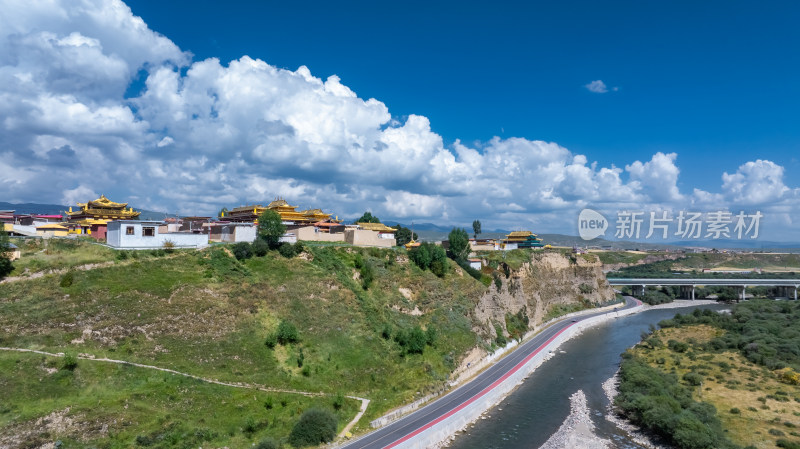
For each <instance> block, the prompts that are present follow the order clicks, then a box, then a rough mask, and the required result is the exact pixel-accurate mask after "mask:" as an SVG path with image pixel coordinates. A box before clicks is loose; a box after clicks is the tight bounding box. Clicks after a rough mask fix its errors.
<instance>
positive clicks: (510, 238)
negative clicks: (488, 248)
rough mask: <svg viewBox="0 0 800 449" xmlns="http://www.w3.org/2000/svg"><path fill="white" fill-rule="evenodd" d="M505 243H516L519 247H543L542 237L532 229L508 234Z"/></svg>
mask: <svg viewBox="0 0 800 449" xmlns="http://www.w3.org/2000/svg"><path fill="white" fill-rule="evenodd" d="M503 243H506V244H508V243H512V244H513V243H516V244H517V248H541V247H543V246H544V245H543V244H542V239H540V238H539V236H538V235H536V234H534V233H533V232H531V231H514V232H512V233H510V234H508V235H507V236H506V239H505V240H504V241H503Z"/></svg>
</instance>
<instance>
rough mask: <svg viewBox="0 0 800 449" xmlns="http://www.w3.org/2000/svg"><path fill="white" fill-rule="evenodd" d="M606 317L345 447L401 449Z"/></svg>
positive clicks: (542, 340)
mask: <svg viewBox="0 0 800 449" xmlns="http://www.w3.org/2000/svg"><path fill="white" fill-rule="evenodd" d="M625 300H626V304H625V306H624V307H622V308H621V309H620V310H624V309H628V308H631V307H634V306H636V305H637V304H638V301H636V300H635V299H633V298H631V297H626V298H625ZM606 313H613V312H606ZM602 314H603V312H596V313H591V314H587V315H582V316H580V317H575V318H573V319H566V320H564V321H560V322H558V323H555V324H553V325H551V326H550V327H548V328H547V329H545V330H544V331H542V332H541V333H540V334H538V335H536V336H535V337H533V338H532V339H530V340H529V341H527V342H525V343H523V344H522V345H521V346H519V347H518V348H517V349H516V350H514V352H512V353H511V354H509V355H507V356H506V357H504V358H503V359H501V360H500V361H498V362H497V363H495V364H494V365H492V366H491V367H489V368H488V369H487V370H485V371H484V372H482V373H481V374H480V375H478V376H477V377H476V378H474V379H473V380H472V381H470V382H469V383H466V384H464V385H462V386H461V387H459V388H457V389H456V390H454V391H452V392H450V393H448V394H447V395H445V396H443V397H441V398H439V399H437V400H436V401H434V402H432V403H431V404H428V405H427V406H425V407H423V408H421V409H419V410H417V411H415V412H414V413H411V414H410V415H407V416H405V417H403V418H401V419H399V420H397V421H395V422H393V423H391V424H389V425H387V426H385V427H382V428H380V429H378V430H376V431H374V432H372V433H369V434H367V435H364V436H363V437H361V438H359V439H358V440H355V441H352V442H350V443H349V444H346V445H344V446H343V448H347V449H385V448H393V447H400V446H401V445H402V444H403V443H404V442H406V441H408V440H409V439H410V438H412V437H414V436H415V435H417V434H419V433H421V432H423V431H425V430H427V429H429V428H430V427H432V426H434V425H435V424H437V423H439V422H441V421H443V420H445V419H447V418H448V417H450V416H451V415H453V414H455V413H456V412H458V411H459V410H461V409H463V408H464V407H467V406H468V405H469V404H471V403H472V402H474V401H476V400H477V399H479V398H480V397H481V396H483V395H484V394H486V393H487V392H489V391H490V390H491V389H492V388H494V387H495V386H497V385H499V384H500V383H502V382H503V381H504V380H505V379H506V378H508V377H509V376H511V375H512V374H513V373H515V372H516V371H517V370H519V369H520V368H521V367H522V366H523V365H524V364H525V363H526V362H527V361H528V360H530V359H531V358H533V357H534V356H535V355H536V354H538V353H539V352H540V351H541V350H542V348H543V347H544V346H546V345H547V344H548V343H550V341H552V340H553V339H555V338H556V337H557V336H558V335H559V334H560V333H561V332H563V331H564V330H565V329H567V328H569V327H570V326H573V325H575V323H576V322H578V321H582V320H585V319H587V318H591V317H594V316H597V315H602Z"/></svg>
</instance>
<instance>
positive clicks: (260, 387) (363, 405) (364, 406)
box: [0, 347, 370, 438]
mask: <svg viewBox="0 0 800 449" xmlns="http://www.w3.org/2000/svg"><path fill="white" fill-rule="evenodd" d="M0 351H12V352H28V353H33V354H42V355H46V356H50V357H64V353H63V352H59V353H53V352H45V351H37V350H35V349H24V348H6V347H0ZM77 358H78V359H80V360H88V361H91V362H105V363H116V364H119V365H128V366H135V367H137V368H144V369H151V370H156V371H163V372H165V373H170V374H174V375H176V376H183V377H188V378H190V379H196V380H199V381H201V382H206V383H210V384H216V385H222V386H225V387H232V388H245V389H249V390H258V391H266V392H271V393H287V394H299V395H303V396H307V397H324V396H332V395H331V394H329V393H312V392H308V391H299V390H284V389H280V388H272V387H267V386H264V385H257V384H248V383H243V382H235V383H234V382H222V381H219V380H215V379H209V378H206V377H200V376H195V375H194V374H189V373H183V372H180V371H175V370H174V369H170V368H162V367H160V366H153V365H144V364H141V363H134V362H128V361H125V360H115V359H108V358H97V357H94V356H85V355H79V356H77ZM345 397H347V398H349V399H355V400H357V401H360V402H361V408H360V409H359V411H358V413H357V414H356V416H355V417H354V418H353V419H352V420H351V421H350V422H349V423H347V425H346V426H345V427H344V429H342V432H341V433H340V434H339V438H342V437H344V436H345V434H347V433H348V432H349V431H350V429H352V428H353V426H355V425H356V423H358V420H359V419H361V417H362V416H363V415H364V412H366V411H367V407H368V406H369V402H370V401H369V399H365V398H360V397H357V396H345Z"/></svg>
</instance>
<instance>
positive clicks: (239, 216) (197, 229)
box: [0, 195, 544, 251]
mask: <svg viewBox="0 0 800 449" xmlns="http://www.w3.org/2000/svg"><path fill="white" fill-rule="evenodd" d="M297 208H298V207H297V206H292V205H290V204H289V203H288V202H287V201H286V200H285V199H282V198H276V199H275V200H274V201H272V202H270V203H269V204H267V205H266V206H263V205H261V204H255V205H249V206H240V207H236V208H233V209H231V210H228V209H227V208H225V209H222V211H220V213H219V214H218V216H216V217H211V216H204V217H200V216H188V217H179V218H178V217H169V218H165V219H163V220H141V219H139V217H140V215H141V211H137V210H135V209H134V208H133V207H130V206H129V205H128V203H117V202H114V201H112V200H110V199H108V198H106V196H105V195H101V196H100V198H97V199H95V200H90V201H87V202H85V203H77V205H76V207H70V208H69V210H67V211H64V213H63V215H57V214H56V215H38V214H24V213H16V211H13V210H6V211H0V223H3V225H4V228H5V231H6V232H8V233H9V235H11V236H20V237H43V238H51V237H67V238H77V237H90V238H92V239H94V240H96V241H97V242H99V243H102V244H105V245H108V246H109V247H111V248H114V249H126V250H128V249H130V250H138V249H159V248H164V247H165V245H166V246H168V247H170V248H204V247H207V246H209V245H210V244H213V243H239V242H246V243H252V242H254V241H255V240H256V237H257V234H258V233H257V229H258V222H259V217H261V216H262V214H264V212H266V211H273V212H275V213H277V214H278V215H279V216H280V221H281V223H282V224H283V225H284V226H285V233H284V234H283V235H282V236H280V239H279V240H280V242H286V243H296V242H331V243H337V242H338V243H342V244H350V245H354V246H359V247H383V248H390V247H394V246H405V247H406V248H407V249H410V248H413V247H415V246H419V244H420V243H419V242H417V241H416V239H415V238H414V235H412V232H409V230H406V229H404V228H402V227H401V226H399V225H398V226H395V227H390V226H386V225H385V224H383V223H380V222H379V221H378V220H377V219H375V217H373V216H372V215H371V214H365V215H364V216H363V217H362V219H364V220H356V221H355V222H354V223H349V224H348V223H344V222H343V221H342V220H339V219H338V217H335V216H333V215H332V214H329V213H325V212H323V211H322V209H307V210H300V211H298V210H297ZM403 230H405V231H406V232H405V234H404V235H398V232H400V231H403ZM401 234H402V232H401ZM476 237H477V236H476ZM443 244H444V246H445V247H446V246H447V242H443ZM470 247H471V249H472V250H473V251H499V250H513V249H519V248H542V247H544V244H543V243H542V240H541V239H539V238H538V236H537V235H536V234H534V233H533V232H530V231H515V232H511V233H510V234H508V235H507V236H506V237H505V238H504V239H477V238H473V239H470Z"/></svg>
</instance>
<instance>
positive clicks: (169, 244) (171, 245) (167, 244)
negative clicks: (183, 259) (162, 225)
mask: <svg viewBox="0 0 800 449" xmlns="http://www.w3.org/2000/svg"><path fill="white" fill-rule="evenodd" d="M161 249H163V250H164V252H165V253H167V254H172V253H173V252H174V251H175V242H173V241H172V240H164V243H163V244H162V245H161Z"/></svg>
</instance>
